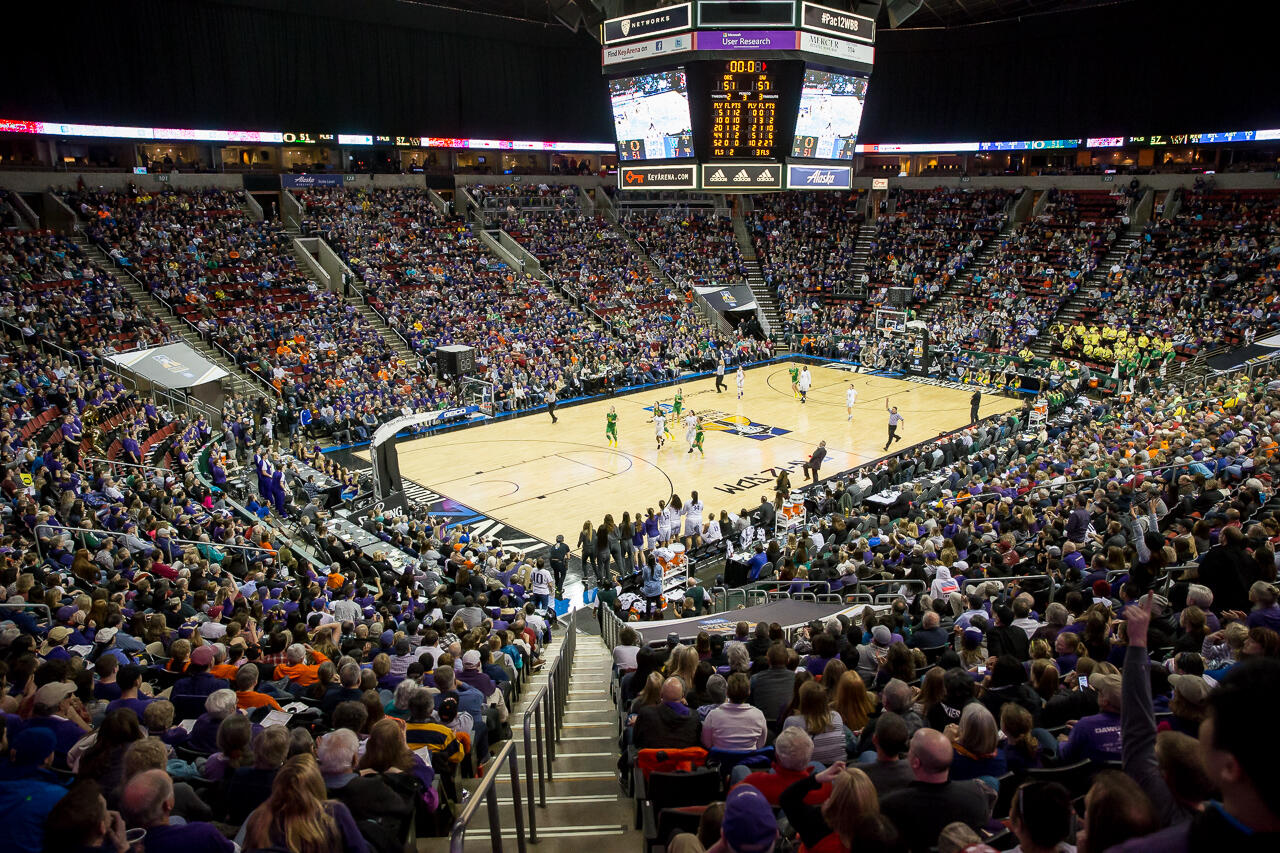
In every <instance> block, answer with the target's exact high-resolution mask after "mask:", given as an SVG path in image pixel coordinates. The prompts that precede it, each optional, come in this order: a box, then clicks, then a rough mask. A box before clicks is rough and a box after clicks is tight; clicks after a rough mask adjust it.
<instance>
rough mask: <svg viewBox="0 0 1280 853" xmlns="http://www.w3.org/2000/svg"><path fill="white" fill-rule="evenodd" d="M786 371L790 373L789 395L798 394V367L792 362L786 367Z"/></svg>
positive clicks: (794, 395) (797, 395) (795, 395)
mask: <svg viewBox="0 0 1280 853" xmlns="http://www.w3.org/2000/svg"><path fill="white" fill-rule="evenodd" d="M787 372H788V373H790V374H791V396H792V397H799V396H800V368H798V367H796V366H795V365H794V364H793V365H791V366H790V367H788V368H787Z"/></svg>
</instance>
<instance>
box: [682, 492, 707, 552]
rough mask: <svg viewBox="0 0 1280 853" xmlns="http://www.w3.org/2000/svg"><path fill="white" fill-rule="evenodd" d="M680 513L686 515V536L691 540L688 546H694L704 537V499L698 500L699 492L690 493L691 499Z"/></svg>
mask: <svg viewBox="0 0 1280 853" xmlns="http://www.w3.org/2000/svg"><path fill="white" fill-rule="evenodd" d="M680 513H681V514H682V515H683V516H684V535H685V538H686V539H689V540H691V541H690V542H689V543H688V544H687V545H686V547H692V546H693V545H696V544H697V540H699V539H701V537H702V501H700V500H698V493H697V492H691V493H690V494H689V501H688V503H686V504H685V505H684V506H683V507H682V508H681V509H680Z"/></svg>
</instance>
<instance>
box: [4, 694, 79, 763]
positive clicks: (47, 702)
mask: <svg viewBox="0 0 1280 853" xmlns="http://www.w3.org/2000/svg"><path fill="white" fill-rule="evenodd" d="M75 692H76V686H75V685H74V684H71V683H70V682H66V681H53V682H50V683H49V684H46V685H44V686H43V687H41V688H40V689H39V690H37V691H36V698H35V706H34V708H33V712H32V715H31V719H29V720H27V721H26V723H25V724H24V725H23V726H21V727H20V728H16V729H15V730H13V731H11V732H10V740H11V741H12V740H14V739H15V738H16V737H17V735H18V732H20V731H26V730H30V729H46V730H48V731H50V732H52V733H53V737H54V753H55V754H56V755H57V756H58V757H59V758H62V757H64V756H66V754H67V752H68V751H69V750H70V749H71V747H73V746H75V745H76V741H78V740H80V738H82V737H84V735H85V733H86V732H88V731H89V730H90V727H89V723H88V721H87V720H85V719H84V718H83V717H82V716H81V715H80V714H79V712H78V710H77V708H76V707H75V704H76V700H75Z"/></svg>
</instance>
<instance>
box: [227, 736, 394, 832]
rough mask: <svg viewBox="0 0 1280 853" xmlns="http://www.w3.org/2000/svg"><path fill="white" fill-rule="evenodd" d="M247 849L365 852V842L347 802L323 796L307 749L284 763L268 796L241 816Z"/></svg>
mask: <svg viewBox="0 0 1280 853" xmlns="http://www.w3.org/2000/svg"><path fill="white" fill-rule="evenodd" d="M243 832H244V839H243V841H244V844H242V845H241V846H242V847H244V848H245V849H249V850H257V849H260V848H264V847H278V848H283V849H285V850H289V851H291V853H330V851H336V850H342V851H345V853H364V851H367V850H368V849H369V848H368V845H367V844H366V843H365V840H364V838H363V837H362V836H361V835H360V830H359V829H358V828H357V827H356V822H355V820H354V819H353V818H352V817H351V812H350V811H348V810H347V807H346V806H345V805H343V804H342V803H340V802H337V801H336V800H330V799H328V798H327V797H326V793H325V788H324V778H323V777H322V776H321V775H320V766H319V765H318V764H316V760H315V758H314V757H313V756H311V755H309V754H303V755H295V756H294V757H293V758H290V759H289V760H288V761H286V762H285V763H284V766H283V767H281V768H280V772H279V773H277V774H276V779H275V784H273V785H272V786H271V796H270V798H269V799H268V800H267V801H266V802H265V803H263V804H262V805H260V806H258V807H257V808H256V809H254V810H253V812H252V813H251V814H250V815H249V818H248V820H246V821H245V822H244V827H243Z"/></svg>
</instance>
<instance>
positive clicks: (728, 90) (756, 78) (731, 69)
mask: <svg viewBox="0 0 1280 853" xmlns="http://www.w3.org/2000/svg"><path fill="white" fill-rule="evenodd" d="M717 71H718V72H719V73H718V74H717V75H716V79H715V88H714V91H712V92H711V93H710V94H711V150H710V152H709V153H710V156H711V157H773V156H775V155H776V153H777V151H776V149H777V139H778V118H779V116H778V80H777V76H776V73H771V72H770V70H769V62H768V61H767V60H763V59H730V60H726V61H725V62H723V63H721V64H720V67H719V68H717Z"/></svg>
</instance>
